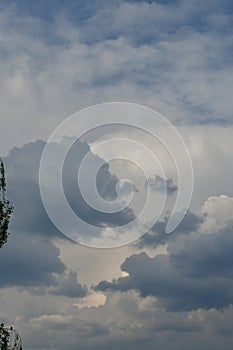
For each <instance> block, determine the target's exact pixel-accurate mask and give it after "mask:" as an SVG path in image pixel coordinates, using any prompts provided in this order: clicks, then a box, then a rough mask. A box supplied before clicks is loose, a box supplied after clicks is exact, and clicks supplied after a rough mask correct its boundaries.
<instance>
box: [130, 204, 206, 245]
mask: <svg viewBox="0 0 233 350" xmlns="http://www.w3.org/2000/svg"><path fill="white" fill-rule="evenodd" d="M168 219H169V218H168V217H165V218H164V220H163V221H159V222H157V223H156V224H155V225H154V226H153V227H152V228H151V230H150V231H149V232H147V233H145V234H144V235H143V236H142V237H141V238H140V239H139V240H138V241H137V242H136V243H135V246H136V247H137V248H139V249H143V248H145V247H149V248H155V247H156V246H158V245H161V244H166V243H167V242H169V241H170V240H175V239H176V238H177V236H179V235H188V234H191V233H192V232H194V231H196V230H197V229H198V226H199V225H200V224H201V223H202V222H203V218H202V217H201V216H198V215H196V214H194V213H192V212H191V211H189V210H188V211H187V213H186V214H185V216H184V218H183V220H182V221H181V223H180V224H179V226H178V227H177V228H176V229H175V230H174V231H173V232H172V233H170V234H167V233H166V230H165V229H166V226H167V222H168Z"/></svg>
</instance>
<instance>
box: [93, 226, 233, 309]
mask: <svg viewBox="0 0 233 350" xmlns="http://www.w3.org/2000/svg"><path fill="white" fill-rule="evenodd" d="M232 227H233V226H232V223H231V224H229V225H228V226H227V227H225V228H224V229H220V230H218V231H217V232H213V233H211V234H208V235H202V234H198V233H196V234H193V235H189V236H184V235H182V236H179V237H177V239H176V240H174V241H171V242H170V243H169V245H168V254H167V255H163V254H162V255H159V256H156V257H155V258H150V257H149V256H148V255H147V254H146V253H141V254H139V255H136V254H135V255H132V256H131V257H129V258H127V259H126V260H125V262H124V263H123V264H122V265H121V269H122V270H123V271H126V272H127V273H128V274H129V275H128V276H127V277H121V278H119V279H117V280H113V281H112V282H107V281H102V282H100V283H99V284H98V285H97V286H96V287H95V289H96V290H101V291H106V290H115V291H117V290H119V291H122V292H123V291H127V290H130V289H135V290H137V291H139V293H140V295H141V296H142V297H146V296H148V295H153V296H155V297H157V298H158V299H159V300H160V302H161V303H162V305H163V306H164V307H166V308H167V309H169V310H195V309H198V308H203V309H209V308H223V307H226V306H228V305H230V304H231V303H232V302H233V299H232V295H233V282H232V277H233V270H232V264H233V260H232V254H231V248H230V247H231V246H232V242H233V229H232Z"/></svg>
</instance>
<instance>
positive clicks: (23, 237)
mask: <svg viewBox="0 0 233 350" xmlns="http://www.w3.org/2000/svg"><path fill="white" fill-rule="evenodd" d="M0 277H1V278H0V288H8V287H20V288H23V289H27V290H28V291H30V292H32V293H36V294H45V293H47V292H48V293H51V294H54V295H63V296H66V297H72V298H83V297H85V296H86V295H87V293H88V291H87V287H86V286H85V285H82V284H81V283H79V282H78V279H77V274H76V273H75V272H72V271H67V269H66V265H65V264H64V263H63V262H62V261H61V259H60V250H59V249H58V248H57V247H56V246H55V245H54V243H53V242H52V241H51V240H49V239H46V238H45V237H43V236H40V235H34V236H32V235H31V234H30V233H18V234H17V233H14V234H12V235H11V236H10V239H9V240H8V242H7V244H6V245H5V247H3V248H2V249H1V251H0Z"/></svg>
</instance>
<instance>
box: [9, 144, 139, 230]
mask: <svg viewBox="0 0 233 350" xmlns="http://www.w3.org/2000/svg"><path fill="white" fill-rule="evenodd" d="M64 142H65V141H64ZM44 146H45V142H43V141H37V142H34V143H30V144H27V145H24V146H23V147H22V148H14V149H13V150H12V151H11V152H10V153H9V155H8V156H7V157H6V158H5V164H6V171H7V181H8V189H9V192H8V195H9V198H11V200H12V201H13V203H14V206H15V211H14V217H13V220H12V225H11V229H12V230H17V231H21V232H22V231H28V232H29V231H30V232H31V233H33V232H34V233H35V234H38V233H39V234H42V235H45V236H47V237H48V236H57V237H61V235H60V233H59V232H58V230H57V229H56V228H55V227H54V226H53V224H52V223H51V221H50V220H49V218H48V216H47V213H46V212H45V209H44V207H43V204H42V201H41V197H40V190H39V179H38V177H39V164H40V157H41V154H42V151H43V149H44ZM59 147H63V146H62V144H61V145H59V144H57V145H56V144H55V145H54V152H59ZM89 150H90V148H89V146H88V144H87V143H85V142H81V141H78V142H76V143H74V146H73V147H72V148H71V150H70V151H69V152H68V155H67V157H66V160H65V163H64V167H63V168H64V169H63V188H64V192H65V195H66V197H67V200H68V202H69V203H70V205H71V207H72V209H73V210H74V211H75V212H76V213H77V215H79V216H80V217H81V218H82V219H83V220H84V221H87V222H88V223H90V224H92V225H97V226H99V227H103V228H104V227H114V226H121V225H123V224H125V223H127V222H129V221H131V220H132V219H133V218H134V213H133V211H132V210H131V209H129V208H126V209H124V210H122V211H120V212H117V213H113V214H105V213H102V212H98V211H97V210H94V209H92V208H91V207H90V206H89V205H87V204H86V202H85V200H83V198H82V196H81V193H80V190H79V187H78V185H77V169H78V167H79V165H80V162H81V161H82V159H83V157H84V156H85V154H86V153H87V152H88V151H89ZM97 159H98V157H97V156H95V155H93V156H92V163H93V165H94V164H95V162H96V160H97ZM90 166H91V165H90ZM90 171H91V170H90ZM52 176H56V172H55V171H54V173H53V174H52ZM87 181H88V174H87ZM117 182H118V179H117V178H116V177H115V176H113V175H111V173H110V172H109V169H108V164H106V165H105V166H104V167H102V168H101V169H100V171H99V174H98V177H97V187H98V190H99V193H100V195H101V196H102V197H104V198H105V199H106V200H111V199H114V198H115V197H116V184H117ZM51 184H52V179H51ZM54 206H55V207H56V206H58V207H59V203H54ZM82 234H85V233H82V232H80V235H82Z"/></svg>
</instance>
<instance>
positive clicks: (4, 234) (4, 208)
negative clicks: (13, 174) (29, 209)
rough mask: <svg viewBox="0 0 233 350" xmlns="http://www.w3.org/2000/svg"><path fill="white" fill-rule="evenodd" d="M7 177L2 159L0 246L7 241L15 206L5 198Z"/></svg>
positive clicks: (0, 167)
mask: <svg viewBox="0 0 233 350" xmlns="http://www.w3.org/2000/svg"><path fill="white" fill-rule="evenodd" d="M5 192H6V178H5V169H4V163H3V161H2V160H1V159H0V248H1V247H2V246H3V244H5V243H6V242H7V238H8V235H9V233H8V226H9V222H10V217H11V213H12V211H13V206H12V204H11V203H10V201H9V200H7V199H6V198H5Z"/></svg>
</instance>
